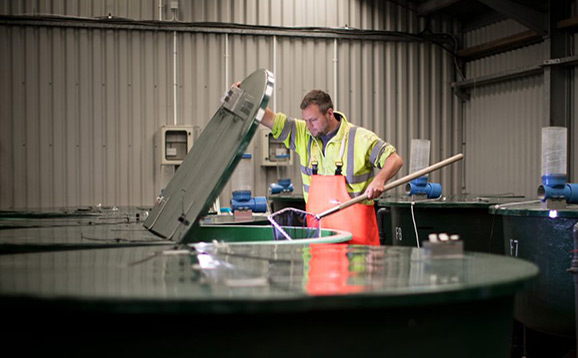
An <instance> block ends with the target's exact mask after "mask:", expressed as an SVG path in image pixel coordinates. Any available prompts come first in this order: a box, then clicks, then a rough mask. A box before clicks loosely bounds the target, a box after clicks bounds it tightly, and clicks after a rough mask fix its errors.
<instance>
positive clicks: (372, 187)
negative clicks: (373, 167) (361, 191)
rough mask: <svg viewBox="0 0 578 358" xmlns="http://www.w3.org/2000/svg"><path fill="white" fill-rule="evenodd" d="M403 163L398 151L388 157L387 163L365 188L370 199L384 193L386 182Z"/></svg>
mask: <svg viewBox="0 0 578 358" xmlns="http://www.w3.org/2000/svg"><path fill="white" fill-rule="evenodd" d="M402 165H403V159H401V157H400V156H399V155H397V153H392V154H391V155H390V156H389V157H387V159H386V160H385V164H384V166H383V168H382V169H381V170H380V171H379V173H377V175H376V176H375V178H374V179H373V181H372V182H371V183H370V184H369V185H368V186H367V189H366V190H365V195H367V198H368V199H376V198H378V197H379V196H381V194H383V189H384V187H385V183H387V181H388V180H389V179H391V178H393V176H394V175H395V174H397V172H398V171H399V169H400V168H401V167H402Z"/></svg>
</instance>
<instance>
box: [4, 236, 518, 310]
mask: <svg viewBox="0 0 578 358" xmlns="http://www.w3.org/2000/svg"><path fill="white" fill-rule="evenodd" d="M512 261H513V262H512ZM528 270H529V268H528V267H527V266H526V265H525V264H521V263H520V262H519V260H513V259H511V258H508V257H505V256H496V255H484V254H477V253H471V254H467V255H465V256H464V258H462V259H436V260H431V259H426V258H424V257H423V255H422V252H421V250H420V249H417V248H409V247H374V246H372V247H369V246H350V245H346V244H314V245H230V244H229V245H227V244H196V245H194V246H191V247H184V248H181V249H180V250H173V249H172V246H170V245H166V246H155V247H153V246H143V247H127V248H109V249H93V250H77V251H61V252H46V253H33V254H30V253H29V254H14V255H0V296H1V297H6V296H13V295H27V296H36V297H76V298H82V299H86V298H91V299H99V298H113V299H120V298H136V299H138V298H142V299H144V298H156V299H163V300H164V299H187V300H196V299H201V300H207V299H233V298H234V299H261V298H267V299H275V298H283V299H291V298H299V297H306V296H319V295H321V296H341V295H358V294H371V295H373V294H380V295H391V296H397V295H404V294H414V293H434V292H442V291H444V290H456V289H460V288H463V287H473V286H475V285H478V286H479V285H483V284H487V283H489V282H492V281H496V280H501V281H503V282H508V280H512V277H515V276H516V275H520V274H523V273H524V272H527V271H528Z"/></svg>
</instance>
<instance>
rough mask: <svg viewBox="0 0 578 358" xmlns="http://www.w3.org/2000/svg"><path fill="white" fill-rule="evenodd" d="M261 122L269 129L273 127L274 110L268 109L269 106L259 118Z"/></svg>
mask: <svg viewBox="0 0 578 358" xmlns="http://www.w3.org/2000/svg"><path fill="white" fill-rule="evenodd" d="M261 124H262V125H264V126H265V127H267V128H269V129H273V125H274V124H275V112H273V111H272V110H270V109H269V107H267V108H265V114H264V115H263V118H262V119H261Z"/></svg>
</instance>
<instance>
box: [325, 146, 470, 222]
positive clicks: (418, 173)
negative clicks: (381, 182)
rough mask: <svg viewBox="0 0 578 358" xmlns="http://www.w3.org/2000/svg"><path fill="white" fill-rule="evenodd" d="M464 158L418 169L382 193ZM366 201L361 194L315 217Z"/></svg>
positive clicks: (365, 197) (396, 181) (455, 157)
mask: <svg viewBox="0 0 578 358" xmlns="http://www.w3.org/2000/svg"><path fill="white" fill-rule="evenodd" d="M463 157H464V155H463V154H462V153H460V154H456V155H454V156H453V157H449V158H447V159H444V160H442V161H441V162H437V163H436V164H433V165H430V166H429V167H425V168H423V169H420V170H418V171H416V172H413V173H411V174H408V175H406V176H404V177H403V178H399V179H397V180H394V181H392V182H390V183H388V184H386V185H385V186H384V187H383V191H384V192H386V191H388V190H391V189H393V188H395V187H398V186H400V185H402V184H405V183H407V182H410V181H412V180H414V179H416V178H419V177H421V176H424V175H426V174H428V173H431V172H433V171H434V170H438V169H440V168H443V167H445V166H448V165H450V164H452V163H454V162H457V161H458V160H462V158H463ZM364 200H367V195H365V193H364V194H361V195H359V196H356V197H355V198H353V199H351V200H347V201H345V202H343V203H341V204H339V205H337V206H335V207H334V208H331V209H329V210H326V211H324V212H322V213H321V214H319V215H317V217H318V218H319V219H321V218H324V217H325V216H327V215H329V214H333V213H334V212H337V211H339V210H341V209H345V208H347V207H350V206H351V205H354V204H357V203H361V202H362V201H364Z"/></svg>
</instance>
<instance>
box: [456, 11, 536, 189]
mask: <svg viewBox="0 0 578 358" xmlns="http://www.w3.org/2000/svg"><path fill="white" fill-rule="evenodd" d="M524 31H527V29H526V28H524V27H523V26H521V25H518V24H516V23H515V22H513V21H503V22H500V23H497V24H493V25H490V26H486V27H484V28H481V29H478V30H475V31H471V32H469V33H467V34H466V35H465V36H464V42H465V43H466V44H468V46H475V45H479V44H481V43H485V42H488V41H492V40H496V39H499V38H503V37H505V36H509V35H513V34H516V33H519V32H524ZM545 59H546V58H545V50H544V44H543V43H540V44H536V45H532V46H527V47H524V48H520V49H516V50H512V51H508V52H504V53H501V54H497V55H493V56H488V57H484V58H482V59H478V60H475V61H472V62H469V63H468V64H467V66H466V77H467V78H468V79H471V78H477V77H480V76H486V75H491V74H498V73H500V72H503V71H506V70H513V69H518V68H522V67H526V66H531V65H539V64H541V63H542V62H543V61H544V60H545ZM463 125H464V142H465V148H466V158H465V190H466V192H468V193H474V194H502V193H513V194H516V195H524V196H526V197H527V198H529V199H534V198H536V190H537V188H538V185H539V184H540V175H541V173H540V168H541V166H540V164H541V163H540V161H541V155H540V153H541V151H540V150H541V149H540V143H541V128H542V127H543V126H545V125H547V121H546V119H545V118H544V95H543V75H542V74H537V75H531V76H527V77H523V78H518V79H512V80H506V81H502V82H500V83H496V84H492V85H484V86H481V87H475V86H474V88H473V89H471V98H470V99H469V100H467V101H465V102H464V112H463Z"/></svg>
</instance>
